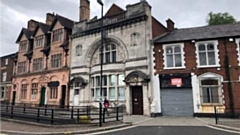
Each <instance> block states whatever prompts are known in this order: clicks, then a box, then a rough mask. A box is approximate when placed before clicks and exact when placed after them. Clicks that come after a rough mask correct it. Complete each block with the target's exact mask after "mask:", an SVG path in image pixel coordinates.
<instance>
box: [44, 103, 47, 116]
mask: <svg viewBox="0 0 240 135" xmlns="http://www.w3.org/2000/svg"><path fill="white" fill-rule="evenodd" d="M44 115H45V116H46V115H47V105H45V111H44Z"/></svg>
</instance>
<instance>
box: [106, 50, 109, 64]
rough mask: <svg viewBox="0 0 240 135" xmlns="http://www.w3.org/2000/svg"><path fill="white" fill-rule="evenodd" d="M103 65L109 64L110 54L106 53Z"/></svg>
mask: <svg viewBox="0 0 240 135" xmlns="http://www.w3.org/2000/svg"><path fill="white" fill-rule="evenodd" d="M105 63H110V52H107V53H106V56H105Z"/></svg>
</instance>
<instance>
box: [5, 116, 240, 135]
mask: <svg viewBox="0 0 240 135" xmlns="http://www.w3.org/2000/svg"><path fill="white" fill-rule="evenodd" d="M238 122H239V121H238ZM238 122H236V124H232V125H231V124H230V125H224V124H218V125H216V124H215V120H214V118H197V117H156V118H151V117H146V116H137V115H132V116H124V119H123V122H120V123H109V124H103V127H98V126H90V125H84V126H76V125H72V126H71V125H70V126H64V127H63V126H62V127H46V126H45V127H44V126H41V125H33V124H31V123H28V124H25V123H19V121H18V122H16V121H3V120H1V133H3V134H28V135H36V134H39V135H50V134H51V135H63V134H64V135H66V134H69V135H70V134H90V133H96V132H103V131H109V130H116V129H123V128H128V127H135V128H136V130H137V128H138V127H142V128H143V129H145V128H144V127H150V126H151V128H152V131H155V130H156V132H158V131H159V129H158V128H159V127H161V128H162V129H165V130H166V131H168V130H169V129H168V127H182V129H181V128H176V132H177V131H178V130H179V131H181V130H183V131H185V128H187V127H189V126H191V127H192V128H198V127H199V128H200V129H201V128H202V127H205V128H207V127H210V128H215V129H225V130H229V131H235V132H237V133H240V122H239V123H238ZM184 127H185V128H184ZM204 130H205V129H204ZM166 135H167V133H166Z"/></svg>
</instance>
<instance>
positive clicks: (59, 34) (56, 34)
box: [52, 28, 63, 42]
mask: <svg viewBox="0 0 240 135" xmlns="http://www.w3.org/2000/svg"><path fill="white" fill-rule="evenodd" d="M62 39H63V29H62V28H61V29H57V30H54V31H53V37H52V42H55V41H61V40H62Z"/></svg>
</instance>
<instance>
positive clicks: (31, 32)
mask: <svg viewBox="0 0 240 135" xmlns="http://www.w3.org/2000/svg"><path fill="white" fill-rule="evenodd" d="M23 34H24V35H25V36H26V38H27V39H30V38H31V36H32V35H33V31H30V30H28V29H26V28H22V30H21V32H20V34H19V36H18V38H17V40H16V43H18V42H19V41H20V40H21V37H22V35H23Z"/></svg>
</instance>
